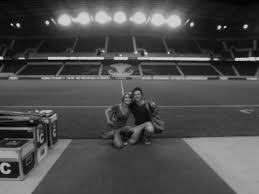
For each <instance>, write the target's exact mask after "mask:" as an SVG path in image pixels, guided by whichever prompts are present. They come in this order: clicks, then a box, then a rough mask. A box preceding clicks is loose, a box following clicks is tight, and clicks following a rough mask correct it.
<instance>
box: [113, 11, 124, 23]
mask: <svg viewBox="0 0 259 194" xmlns="http://www.w3.org/2000/svg"><path fill="white" fill-rule="evenodd" d="M113 21H114V22H116V23H117V24H123V23H125V22H126V21H127V16H126V14H125V13H124V12H122V11H118V12H116V13H115V14H114V16H113Z"/></svg>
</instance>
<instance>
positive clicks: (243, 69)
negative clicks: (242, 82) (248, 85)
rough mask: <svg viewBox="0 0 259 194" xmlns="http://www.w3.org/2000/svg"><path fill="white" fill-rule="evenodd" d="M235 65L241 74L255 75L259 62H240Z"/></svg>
mask: <svg viewBox="0 0 259 194" xmlns="http://www.w3.org/2000/svg"><path fill="white" fill-rule="evenodd" d="M235 67H236V69H237V71H238V73H239V74H240V75H241V76H254V75H255V74H256V71H257V69H258V64H256V63H254V62H241V63H240V62H239V63H236V64H235Z"/></svg>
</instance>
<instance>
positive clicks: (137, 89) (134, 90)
mask: <svg viewBox="0 0 259 194" xmlns="http://www.w3.org/2000/svg"><path fill="white" fill-rule="evenodd" d="M136 91H140V93H141V95H142V96H143V90H142V89H141V88H140V87H136V88H134V89H133V90H132V92H131V94H132V96H134V92H136Z"/></svg>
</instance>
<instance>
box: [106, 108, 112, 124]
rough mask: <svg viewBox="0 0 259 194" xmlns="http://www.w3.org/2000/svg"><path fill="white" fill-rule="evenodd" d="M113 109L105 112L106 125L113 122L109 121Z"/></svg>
mask: <svg viewBox="0 0 259 194" xmlns="http://www.w3.org/2000/svg"><path fill="white" fill-rule="evenodd" d="M113 109H114V107H109V108H107V109H106V110H105V116H106V120H107V123H108V124H111V125H113V121H112V120H111V117H112V112H113Z"/></svg>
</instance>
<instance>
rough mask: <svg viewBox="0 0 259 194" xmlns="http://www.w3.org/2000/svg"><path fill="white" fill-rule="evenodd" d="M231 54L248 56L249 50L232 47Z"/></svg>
mask: <svg viewBox="0 0 259 194" xmlns="http://www.w3.org/2000/svg"><path fill="white" fill-rule="evenodd" d="M233 54H234V56H235V57H249V51H240V50H236V49H233Z"/></svg>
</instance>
